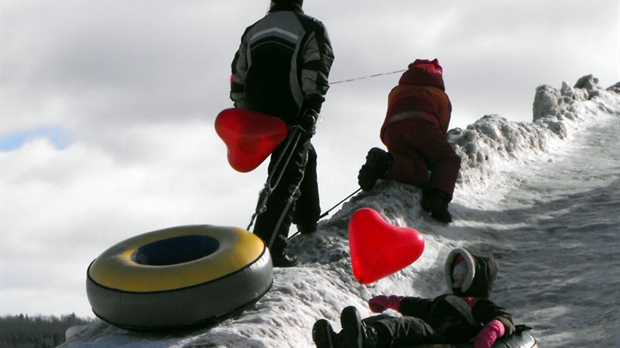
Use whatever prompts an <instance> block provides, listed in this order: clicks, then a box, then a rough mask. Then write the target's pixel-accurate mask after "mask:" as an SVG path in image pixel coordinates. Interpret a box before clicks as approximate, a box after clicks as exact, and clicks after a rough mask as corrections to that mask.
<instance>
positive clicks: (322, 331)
mask: <svg viewBox="0 0 620 348" xmlns="http://www.w3.org/2000/svg"><path fill="white" fill-rule="evenodd" d="M338 339H339V337H338V336H337V335H336V333H335V332H334V329H332V326H331V325H330V324H329V322H328V321H327V320H325V319H319V320H317V321H316V323H314V326H313V327H312V340H313V341H314V344H315V345H316V348H340V344H339V342H338Z"/></svg>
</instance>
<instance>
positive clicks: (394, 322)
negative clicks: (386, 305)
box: [363, 315, 448, 347]
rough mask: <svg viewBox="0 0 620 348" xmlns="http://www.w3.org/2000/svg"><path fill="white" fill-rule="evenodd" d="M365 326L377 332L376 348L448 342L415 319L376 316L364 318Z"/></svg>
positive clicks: (427, 325)
mask: <svg viewBox="0 0 620 348" xmlns="http://www.w3.org/2000/svg"><path fill="white" fill-rule="evenodd" d="M363 321H364V323H365V324H366V326H370V327H373V328H374V329H375V331H376V332H377V338H378V344H377V347H400V346H406V345H412V344H424V343H448V340H447V339H446V338H445V337H444V336H443V335H442V334H441V333H439V332H437V331H436V330H435V329H433V328H432V327H431V326H430V325H429V324H428V323H427V322H425V321H424V320H422V319H420V318H415V317H407V316H403V317H391V316H388V315H376V316H372V317H368V318H365V319H364V320H363Z"/></svg>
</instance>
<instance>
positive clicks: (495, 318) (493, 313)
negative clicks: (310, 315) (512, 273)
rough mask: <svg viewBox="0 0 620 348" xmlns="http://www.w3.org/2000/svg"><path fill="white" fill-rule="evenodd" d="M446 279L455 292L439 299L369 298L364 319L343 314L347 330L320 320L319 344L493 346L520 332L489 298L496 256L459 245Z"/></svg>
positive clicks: (315, 334)
mask: <svg viewBox="0 0 620 348" xmlns="http://www.w3.org/2000/svg"><path fill="white" fill-rule="evenodd" d="M445 270H446V282H447V285H448V288H449V289H452V293H449V294H444V295H441V296H439V297H437V298H434V299H425V298H418V297H403V296H396V295H390V296H386V295H381V296H377V297H374V298H372V299H370V300H369V301H368V305H369V307H370V309H371V311H373V312H375V313H380V312H383V311H385V310H387V309H393V310H396V311H398V312H400V313H401V314H402V316H399V317H394V316H388V315H386V314H381V315H377V316H371V317H368V318H365V319H363V320H361V318H360V315H359V312H358V311H357V309H356V308H355V307H353V306H349V307H346V308H345V309H344V310H343V311H342V314H341V317H340V321H341V324H342V331H341V332H340V333H338V334H336V333H335V332H334V331H333V329H332V327H331V325H330V324H329V322H328V321H327V320H325V319H320V320H318V321H317V322H316V323H315V324H314V327H313V329H312V338H313V340H314V342H315V344H316V346H317V348H338V347H355V348H384V347H399V346H407V345H412V344H429V343H455V344H456V343H469V342H473V344H474V347H475V348H490V347H491V346H492V345H493V343H494V342H495V340H496V339H498V338H500V337H502V336H504V335H511V334H513V333H514V332H515V325H514V324H513V321H512V316H511V315H510V314H509V313H508V311H506V309H504V308H502V307H500V306H499V305H497V304H496V303H494V302H493V301H491V300H489V299H488V298H489V296H490V293H491V288H492V285H493V281H494V280H495V277H496V275H497V271H498V267H497V263H496V262H495V260H494V259H493V258H490V257H483V256H476V255H473V254H471V253H470V252H468V251H467V250H465V249H462V248H458V249H454V250H452V251H451V252H450V254H449V255H448V258H447V260H446V263H445Z"/></svg>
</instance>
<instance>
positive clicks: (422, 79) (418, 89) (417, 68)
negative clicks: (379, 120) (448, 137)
mask: <svg viewBox="0 0 620 348" xmlns="http://www.w3.org/2000/svg"><path fill="white" fill-rule="evenodd" d="M442 73H443V69H442V67H441V65H439V61H438V60H437V59H434V60H432V61H429V60H426V59H417V60H416V61H415V62H413V63H411V64H409V67H408V70H407V71H405V72H404V73H403V75H402V76H401V78H400V80H399V81H398V86H396V87H394V88H393V89H392V91H390V94H389V96H388V110H387V115H386V117H385V121H384V122H383V126H382V127H381V139H382V140H383V133H384V131H385V129H386V128H387V127H388V126H389V125H391V124H393V123H396V122H399V121H405V120H411V119H427V120H428V121H429V122H432V123H434V124H435V125H436V126H437V127H439V128H440V129H441V130H442V132H443V133H447V132H448V126H449V125H450V117H451V113H452V104H451V103H450V99H449V98H448V95H446V93H445V87H444V82H443V76H442Z"/></svg>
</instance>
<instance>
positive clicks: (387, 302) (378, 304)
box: [368, 295, 403, 313]
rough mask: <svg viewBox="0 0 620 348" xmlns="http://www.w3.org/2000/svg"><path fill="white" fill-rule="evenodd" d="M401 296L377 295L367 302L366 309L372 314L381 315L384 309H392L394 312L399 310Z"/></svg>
mask: <svg viewBox="0 0 620 348" xmlns="http://www.w3.org/2000/svg"><path fill="white" fill-rule="evenodd" d="M402 299H403V297H402V296H396V295H390V296H386V295H379V296H377V297H373V298H371V299H370V300H369V301H368V307H370V310H371V311H373V312H374V313H381V312H383V311H385V310H386V309H393V310H395V311H397V310H398V308H400V300H402Z"/></svg>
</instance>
